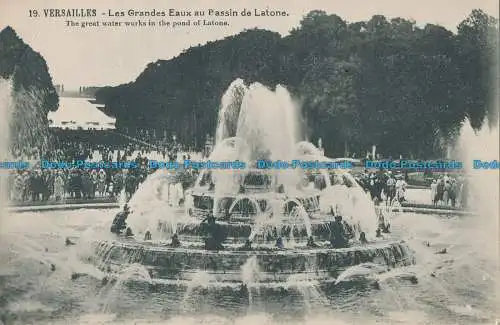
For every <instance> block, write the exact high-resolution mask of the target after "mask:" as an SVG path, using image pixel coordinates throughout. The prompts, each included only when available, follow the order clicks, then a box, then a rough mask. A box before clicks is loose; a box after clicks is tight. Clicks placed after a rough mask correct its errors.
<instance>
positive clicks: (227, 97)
mask: <svg viewBox="0 0 500 325" xmlns="http://www.w3.org/2000/svg"><path fill="white" fill-rule="evenodd" d="M246 90H247V87H246V86H245V82H244V81H243V80H242V79H236V80H235V81H233V82H232V83H231V85H229V88H228V89H227V91H226V92H225V93H224V96H222V101H221V107H220V110H219V118H218V122H217V129H216V131H215V144H219V143H220V142H221V141H222V140H224V139H226V138H230V137H234V136H235V135H236V127H237V121H238V115H240V107H241V101H242V100H243V96H244V95H245V91H246Z"/></svg>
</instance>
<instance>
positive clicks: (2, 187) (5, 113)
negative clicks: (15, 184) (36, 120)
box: [0, 79, 13, 231]
mask: <svg viewBox="0 0 500 325" xmlns="http://www.w3.org/2000/svg"><path fill="white" fill-rule="evenodd" d="M11 94H12V83H11V82H10V81H8V80H3V79H0V114H1V116H0V161H5V160H7V158H9V151H10V150H9V147H8V144H9V138H10V128H9V121H10V119H11V115H12V110H13V107H12V106H13V105H12V104H13V102H12V95H11ZM0 173H1V175H0V213H2V212H3V210H4V204H5V202H7V199H8V197H9V196H8V188H7V185H8V184H7V177H8V174H7V172H6V171H5V170H1V171H0ZM2 220H3V218H2V215H0V222H1V221H2ZM2 228H3V227H2V226H1V225H0V231H1V229H2Z"/></svg>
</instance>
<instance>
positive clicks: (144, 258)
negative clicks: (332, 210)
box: [93, 240, 415, 282]
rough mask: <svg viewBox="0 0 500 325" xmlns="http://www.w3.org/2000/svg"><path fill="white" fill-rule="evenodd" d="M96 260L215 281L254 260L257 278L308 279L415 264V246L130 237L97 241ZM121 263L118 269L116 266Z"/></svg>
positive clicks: (231, 277) (233, 276)
mask: <svg viewBox="0 0 500 325" xmlns="http://www.w3.org/2000/svg"><path fill="white" fill-rule="evenodd" d="M95 251H96V255H95V256H94V258H93V262H94V263H95V264H96V265H98V266H99V267H101V268H102V269H108V268H109V269H111V270H114V271H119V270H118V269H119V268H123V267H124V266H126V265H130V264H135V263H138V264H141V265H144V266H145V267H146V268H147V269H149V270H150V273H151V274H152V276H153V277H155V278H163V279H173V280H191V279H192V278H193V276H194V274H196V273H199V272H200V271H202V272H206V273H208V274H210V275H211V276H212V277H213V279H214V281H216V282H238V281H240V282H241V281H242V279H241V273H242V269H244V268H245V267H247V266H248V263H251V262H252V261H251V258H255V260H254V261H253V263H255V264H254V265H256V266H255V268H257V269H258V270H257V272H258V274H259V276H258V279H257V280H258V282H282V281H286V280H287V279H288V278H289V277H290V276H294V277H297V276H299V277H303V278H304V279H308V280H321V281H323V280H326V279H328V278H335V277H337V276H338V274H339V273H340V272H342V271H344V270H345V269H346V268H348V267H350V266H355V265H359V264H362V263H375V264H377V265H380V266H382V267H383V268H384V269H387V268H394V267H401V266H407V265H412V264H415V259H414V256H413V252H412V250H411V249H410V248H409V247H408V245H407V244H406V243H405V242H403V241H400V242H394V241H392V242H391V241H382V242H378V243H374V244H369V245H363V246H355V247H350V248H343V249H331V248H303V249H294V250H279V249H269V250H267V251H265V250H259V251H235V250H222V251H206V250H204V249H194V248H182V247H180V248H172V247H168V246H159V245H154V244H149V245H145V244H142V243H138V242H135V241H133V240H131V241H130V242H121V241H115V242H106V241H103V242H98V243H96V247H95ZM117 268H118V269H117Z"/></svg>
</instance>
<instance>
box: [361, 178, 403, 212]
mask: <svg viewBox="0 0 500 325" xmlns="http://www.w3.org/2000/svg"><path fill="white" fill-rule="evenodd" d="M406 179H407V174H404V173H393V172H392V171H377V172H369V171H368V170H365V171H364V173H363V174H362V175H360V176H358V177H357V179H356V180H357V181H358V183H359V184H360V185H361V187H362V188H363V189H364V190H365V191H366V192H368V193H369V194H370V196H371V198H372V200H374V201H375V202H376V203H380V202H386V203H387V204H392V203H393V202H394V201H397V202H399V203H402V202H404V201H405V200H406V188H407V186H408V184H407V182H406Z"/></svg>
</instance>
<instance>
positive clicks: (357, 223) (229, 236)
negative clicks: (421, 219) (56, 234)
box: [95, 80, 415, 288]
mask: <svg viewBox="0 0 500 325" xmlns="http://www.w3.org/2000/svg"><path fill="white" fill-rule="evenodd" d="M297 121H298V119H297V118H296V114H295V108H294V104H293V101H292V99H291V98H290V95H289V94H288V92H287V91H286V89H285V88H283V87H281V86H278V87H277V88H276V90H275V91H271V90H269V89H267V88H265V87H264V86H262V85H260V84H253V85H251V86H250V87H246V86H245V85H244V83H243V82H242V81H241V80H236V81H235V82H233V84H232V85H231V86H230V88H229V89H228V91H227V92H226V94H225V96H224V97H223V99H222V105H221V110H220V113H219V123H218V128H217V134H216V146H215V148H214V151H213V153H212V154H211V156H210V160H212V161H234V160H239V161H242V162H245V163H246V166H247V167H246V168H245V169H241V170H205V171H203V172H202V173H200V175H199V178H198V180H197V182H196V184H195V186H194V187H193V188H191V189H190V190H188V191H187V195H186V197H187V198H186V203H185V213H175V212H174V211H172V209H171V208H169V207H168V205H166V204H163V205H161V203H158V204H160V205H161V206H160V207H155V208H153V207H151V206H150V207H148V211H150V213H149V215H148V216H146V215H145V213H144V209H142V211H143V212H142V213H139V212H138V210H141V206H140V205H141V203H140V201H139V202H138V203H137V204H135V206H134V204H133V203H132V204H131V205H132V209H133V210H134V212H132V213H131V215H130V216H129V217H128V224H129V225H130V226H131V227H132V229H133V231H134V233H135V237H134V238H126V239H124V238H121V237H120V238H116V239H115V240H106V241H101V242H99V243H98V245H97V251H98V254H97V260H96V261H95V262H96V263H97V264H99V265H100V266H103V267H104V268H106V269H107V270H109V271H110V272H117V271H119V270H120V269H121V268H123V267H124V265H129V264H134V263H138V264H141V265H143V266H145V267H146V268H147V269H148V270H149V273H150V275H151V277H152V278H153V279H161V280H162V281H170V282H176V283H183V284H184V285H187V286H189V283H190V281H191V282H192V281H194V280H193V279H195V278H196V274H204V275H207V276H208V277H205V278H206V279H208V280H207V281H205V282H208V283H203V285H204V286H210V283H217V284H221V283H227V284H238V283H239V284H244V285H249V286H250V285H258V286H262V287H266V288H269V287H280V285H282V284H285V283H287V282H288V281H290V279H292V278H293V279H298V278H300V279H304V281H306V282H311V283H312V282H314V283H320V284H325V285H327V284H330V283H334V282H335V279H336V278H338V276H339V275H340V273H341V272H343V271H345V270H346V269H347V268H349V267H352V266H356V265H360V264H365V263H368V264H372V265H373V263H374V264H377V265H379V266H381V267H380V269H382V270H388V269H390V268H394V267H399V266H404V265H410V264H413V263H414V262H415V261H414V258H413V256H412V255H413V254H412V252H411V250H410V249H409V248H408V246H407V245H406V243H404V242H403V241H401V240H396V239H391V238H390V237H388V236H386V237H385V238H375V233H376V228H377V218H376V214H375V208H374V206H373V204H372V203H371V201H370V199H369V198H368V197H367V196H366V194H365V193H364V192H363V190H362V189H361V188H360V187H359V186H358V185H357V183H356V182H355V181H354V179H353V177H352V176H351V175H350V174H349V173H348V172H347V171H345V170H338V169H337V170H305V169H301V168H296V169H262V168H257V167H258V166H257V165H256V163H255V162H256V161H257V160H260V159H267V160H272V161H276V160H283V161H292V160H301V161H315V160H318V161H328V160H329V158H326V157H324V156H323V155H322V154H321V153H320V151H319V150H318V149H317V148H316V147H315V146H314V145H313V144H311V143H309V142H305V141H302V142H300V141H298V136H297V134H298V127H297V126H296V123H297ZM158 173H161V171H158ZM152 179H160V178H158V177H156V178H155V176H153V177H152ZM151 184H154V182H149V183H148V182H147V181H146V182H145V184H144V185H143V188H142V189H139V191H138V192H139V193H138V194H137V195H143V194H144V192H145V191H146V189H145V188H149V187H150V186H152V185H151ZM147 191H149V192H154V191H155V189H152V188H149V189H148V190H147ZM140 193H143V194H140ZM151 195H153V194H151ZM133 201H134V199H132V202H133ZM156 202H160V201H156ZM148 205H151V202H149V203H148ZM151 214H154V215H153V218H154V219H155V220H156V225H157V226H158V229H156V230H152V231H151V232H153V240H146V239H145V240H143V238H144V232H146V231H149V230H150V229H148V227H151V225H152V224H151V222H149V223H148V221H147V220H151V219H152V216H151ZM339 216H342V218H343V220H342V221H339V218H338V217H339ZM207 217H208V219H211V218H212V220H213V218H215V224H216V228H217V229H218V230H217V231H218V233H219V234H221V236H222V238H223V239H224V240H223V241H221V244H222V246H219V247H216V248H207V246H206V243H207V242H206V236H207V232H206V229H207V224H206V220H207ZM336 219H337V220H336ZM141 224H143V225H144V224H147V226H142V227H141V226H140V225H141ZM156 225H155V227H156ZM339 225H340V227H341V228H342V229H343V233H344V234H346V236H347V237H348V238H349V242H348V243H347V245H344V246H342V247H338V246H336V244H335V240H332V237H334V236H335V229H339V228H338V227H339ZM174 235H175V238H178V239H179V241H180V245H178V243H177V244H175V245H173V244H172V242H171V238H172V236H174ZM364 236H366V238H367V240H366V241H365V240H361V239H360V238H362V237H364ZM249 268H250V269H252V270H251V272H249V271H248V270H249ZM249 274H251V275H250V276H249Z"/></svg>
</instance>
